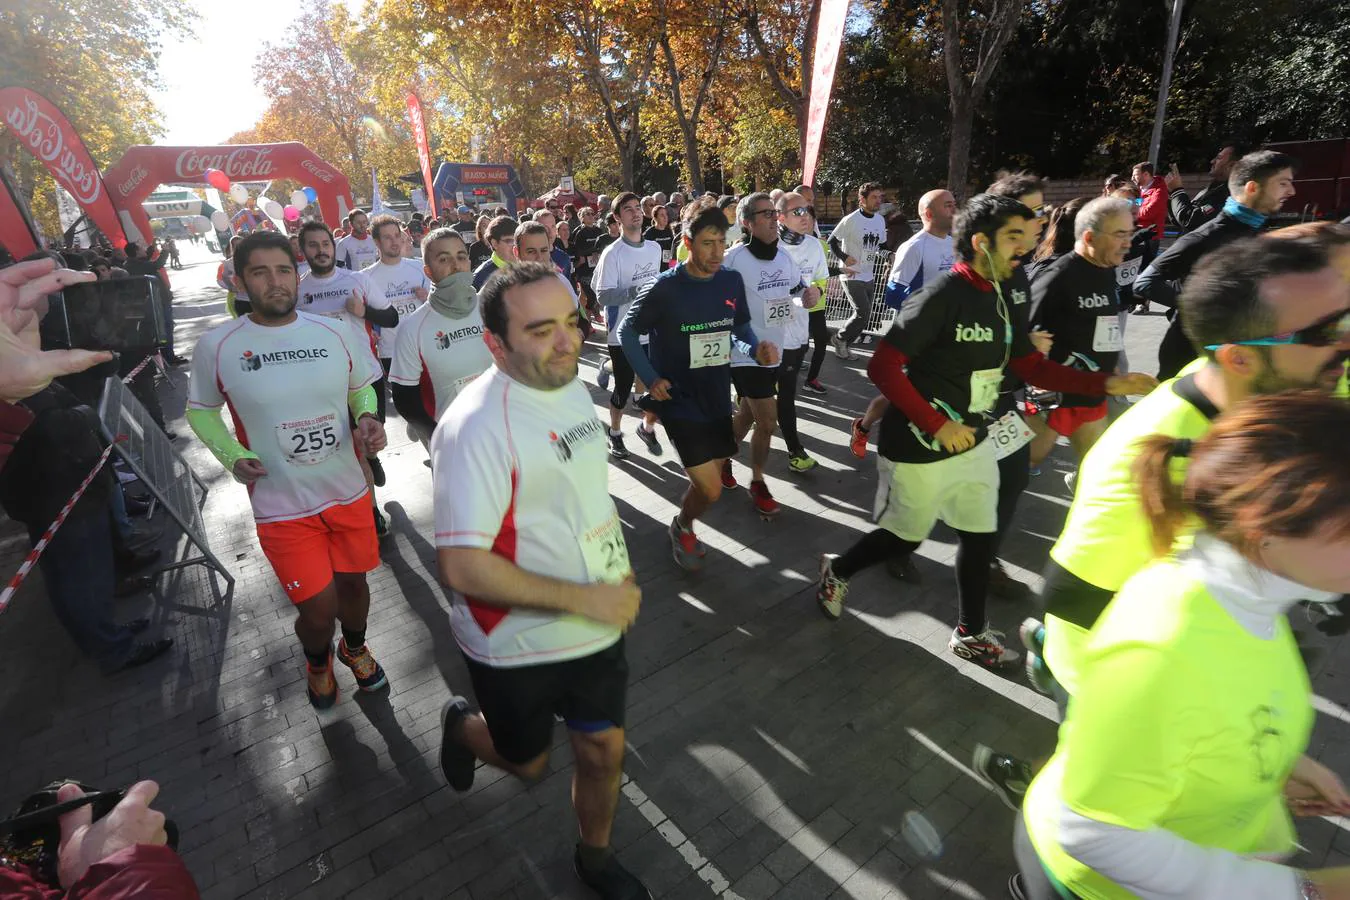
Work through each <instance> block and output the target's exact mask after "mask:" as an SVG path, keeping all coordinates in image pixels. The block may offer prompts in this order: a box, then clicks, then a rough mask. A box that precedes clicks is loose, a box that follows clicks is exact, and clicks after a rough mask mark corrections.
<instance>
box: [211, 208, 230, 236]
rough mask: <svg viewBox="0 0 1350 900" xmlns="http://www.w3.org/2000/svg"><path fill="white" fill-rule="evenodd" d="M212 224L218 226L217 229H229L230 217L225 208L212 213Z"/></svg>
mask: <svg viewBox="0 0 1350 900" xmlns="http://www.w3.org/2000/svg"><path fill="white" fill-rule="evenodd" d="M211 224H212V225H214V226H215V227H216V231H229V230H230V217H229V216H227V215H225V210H223V209H218V210H216V211H215V212H213V213H211Z"/></svg>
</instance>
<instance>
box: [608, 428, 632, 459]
mask: <svg viewBox="0 0 1350 900" xmlns="http://www.w3.org/2000/svg"><path fill="white" fill-rule="evenodd" d="M609 455H610V456H612V457H614V458H615V459H627V458H628V448H627V447H625V446H624V445H623V435H622V434H611V435H610V436H609Z"/></svg>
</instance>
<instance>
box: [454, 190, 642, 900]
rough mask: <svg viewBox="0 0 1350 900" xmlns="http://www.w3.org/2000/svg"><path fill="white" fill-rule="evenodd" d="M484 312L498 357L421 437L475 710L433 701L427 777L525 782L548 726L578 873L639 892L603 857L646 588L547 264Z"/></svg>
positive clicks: (520, 276)
mask: <svg viewBox="0 0 1350 900" xmlns="http://www.w3.org/2000/svg"><path fill="white" fill-rule="evenodd" d="M634 208H636V203H634ZM481 304H482V307H481V308H482V315H483V322H484V324H485V325H486V327H487V331H488V334H487V336H486V340H487V343H488V347H489V349H490V350H491V351H492V356H493V359H494V361H495V365H494V366H493V367H492V368H490V369H489V370H488V372H487V373H486V374H484V375H483V376H482V377H480V378H479V379H478V380H477V381H475V382H474V383H473V384H471V385H470V386H469V387H468V388H466V389H465V390H464V392H463V393H461V394H460V395H459V397H458V398H457V399H456V402H455V403H454V404H453V405H452V406H451V408H450V409H449V410H448V411H447V412H446V415H445V417H444V419H442V421H441V424H440V427H439V428H437V430H436V434H435V436H434V437H433V438H432V460H433V464H434V465H433V473H434V474H433V476H432V480H433V484H434V491H435V497H434V503H435V512H436V544H437V548H438V549H437V555H438V561H439V566H440V572H441V575H442V577H443V579H444V580H445V582H446V583H447V584H449V585H450V587H451V588H452V589H453V591H454V599H453V604H454V605H453V607H452V609H451V614H450V624H451V629H452V630H453V631H454V634H455V640H456V641H457V642H458V643H459V646H460V649H461V650H462V651H463V653H464V661H465V665H466V666H467V667H468V670H469V676H470V678H471V680H472V682H473V688H474V694H475V695H476V696H477V698H478V703H479V707H480V709H481V712H474V711H472V710H471V709H470V707H469V704H468V701H466V700H465V699H464V698H462V697H452V698H451V700H450V701H449V702H448V703H447V704H446V706H445V709H444V712H443V714H442V736H441V770H442V772H443V773H444V774H445V778H446V781H448V782H449V784H450V786H451V787H452V788H454V789H455V790H456V791H467V790H468V789H469V788H470V787H472V786H473V780H474V762H475V760H476V759H479V760H482V761H483V762H485V763H487V764H489V765H492V766H495V767H496V768H499V769H503V770H505V771H507V772H510V773H512V774H514V775H517V776H519V777H520V778H522V779H525V780H527V781H533V780H535V779H538V778H539V777H540V776H542V775H543V774H544V772H545V770H546V769H547V767H548V762H549V748H550V745H551V744H552V742H553V724H554V716H555V715H556V716H559V717H561V718H562V719H563V720H564V721H565V722H566V723H567V727H568V734H569V737H570V739H571V743H572V752H573V757H574V760H575V768H574V774H573V778H572V797H573V806H574V807H575V809H576V813H577V823H578V825H579V826H580V832H581V840H580V842H579V843H578V844H577V849H576V853H575V856H574V866H575V868H576V873H577V876H578V878H579V879H580V880H581V881H582V883H583V884H585V885H587V886H588V887H590V888H591V889H592V890H594V891H596V892H597V893H598V894H599V895H600V896H601V897H605V898H615V900H620V898H622V900H637V898H648V897H650V894H649V893H648V892H647V889H646V888H645V887H643V885H642V883H641V882H640V881H639V880H638V879H637V878H636V877H635V876H634V875H632V874H631V873H630V872H628V871H627V870H626V869H625V868H624V867H623V866H622V865H621V864H620V863H619V860H618V858H617V857H616V856H615V855H614V852H613V850H612V849H611V847H610V834H611V831H612V828H613V824H614V813H615V807H616V805H617V803H618V798H619V783H620V780H621V779H622V777H623V756H624V728H623V726H624V708H625V705H626V702H625V701H626V695H627V688H628V664H627V661H626V659H625V654H624V640H623V632H624V630H625V629H626V628H628V627H629V626H630V625H631V624H632V623H633V620H634V619H635V618H636V617H637V613H638V605H639V603H640V601H641V596H642V594H641V591H640V590H639V589H638V587H637V586H636V584H634V581H633V572H632V568H631V566H630V565H629V561H628V548H627V545H626V544H625V542H624V535H623V527H622V525H621V523H620V522H619V514H618V511H617V510H616V509H615V508H614V501H613V500H612V499H610V496H609V491H608V472H607V468H606V463H605V445H604V426H603V425H602V424H601V423H600V422H598V421H596V418H595V407H594V405H592V403H591V398H590V394H589V393H588V392H587V390H586V388H585V385H583V384H582V382H581V380H580V379H578V378H577V359H578V354H579V352H580V350H581V333H580V331H579V330H578V328H577V326H578V322H579V319H580V313H579V312H578V311H577V308H576V304H575V303H574V302H573V301H572V298H571V297H569V296H568V295H567V292H566V291H565V290H563V287H562V285H561V284H559V283H558V279H557V275H556V271H555V269H554V268H553V266H551V265H543V264H539V263H515V264H513V265H511V266H510V267H508V268H507V269H506V271H505V272H503V273H501V274H500V275H498V276H497V277H495V278H493V279H492V280H491V281H489V282H488V284H487V287H486V288H484V290H483V292H482V296H481Z"/></svg>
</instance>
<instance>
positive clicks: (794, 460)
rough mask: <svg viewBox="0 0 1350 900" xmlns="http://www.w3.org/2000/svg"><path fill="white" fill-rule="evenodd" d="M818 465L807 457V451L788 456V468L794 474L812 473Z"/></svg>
mask: <svg viewBox="0 0 1350 900" xmlns="http://www.w3.org/2000/svg"><path fill="white" fill-rule="evenodd" d="M817 465H818V464H817V463H816V461H815V460H814V459H812V458H811V457H809V456H807V455H806V451H805V450H803V451H802V452H801V453H789V454H788V468H789V469H791V470H792V471H794V472H810V471H811V470H812V469H814V468H815V467H816V466H817Z"/></svg>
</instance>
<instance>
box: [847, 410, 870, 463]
mask: <svg viewBox="0 0 1350 900" xmlns="http://www.w3.org/2000/svg"><path fill="white" fill-rule="evenodd" d="M848 431H849V439H848V449H849V450H851V451H853V455H854V456H856V457H858V459H863V458H865V457H866V456H867V436H868V434H869V432H868V431H865V430H864V429H863V427H862V419H854V420H853V424H852V425H850V426H849V429H848Z"/></svg>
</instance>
